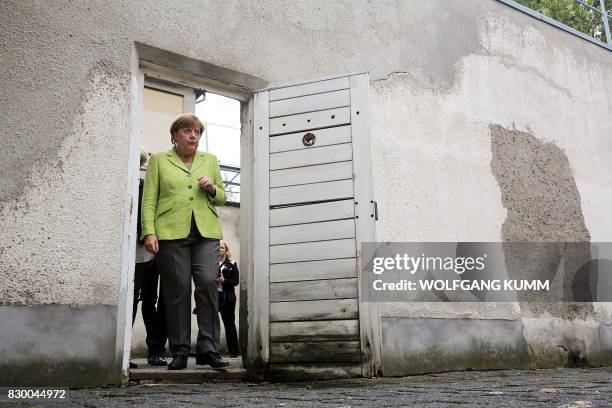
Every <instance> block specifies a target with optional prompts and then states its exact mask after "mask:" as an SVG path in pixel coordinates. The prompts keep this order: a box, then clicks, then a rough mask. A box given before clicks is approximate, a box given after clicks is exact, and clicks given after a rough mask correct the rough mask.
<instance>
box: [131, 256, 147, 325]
mask: <svg viewBox="0 0 612 408" xmlns="http://www.w3.org/2000/svg"><path fill="white" fill-rule="evenodd" d="M145 273H146V266H145V264H144V263H137V264H136V266H135V267H134V302H133V305H132V326H134V322H135V321H136V313H137V312H138V302H139V301H140V293H141V291H142V286H143V284H144V278H145Z"/></svg>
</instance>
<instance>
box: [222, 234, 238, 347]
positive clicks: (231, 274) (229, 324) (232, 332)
mask: <svg viewBox="0 0 612 408" xmlns="http://www.w3.org/2000/svg"><path fill="white" fill-rule="evenodd" d="M231 256H232V255H231V253H230V250H229V247H228V246H227V243H226V242H225V241H223V240H222V241H221V243H220V245H219V312H220V313H221V319H222V320H223V327H225V340H226V341H227V350H228V352H229V354H230V357H238V356H239V355H240V349H239V348H238V333H237V332H236V322H235V320H236V317H235V314H234V311H235V309H236V293H234V287H235V286H237V285H238V283H239V282H240V272H239V271H238V265H237V264H236V262H235V261H232V260H231Z"/></svg>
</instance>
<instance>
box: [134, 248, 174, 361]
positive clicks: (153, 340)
mask: <svg viewBox="0 0 612 408" xmlns="http://www.w3.org/2000/svg"><path fill="white" fill-rule="evenodd" d="M158 281H159V270H158V269H157V266H156V265H155V261H154V260H152V261H149V262H143V263H137V264H136V269H135V272H134V307H133V311H132V325H134V321H135V320H136V312H137V310H138V302H139V301H141V302H142V304H141V306H140V308H141V312H142V320H143V321H144V325H145V329H146V330H147V339H146V342H147V348H148V349H149V355H163V354H164V353H165V352H166V347H165V346H166V340H167V334H166V311H165V308H164V300H163V297H162V296H161V293H160V297H159V302H158V298H157V282H158ZM160 292H161V288H160Z"/></svg>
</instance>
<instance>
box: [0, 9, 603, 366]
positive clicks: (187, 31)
mask: <svg viewBox="0 0 612 408" xmlns="http://www.w3.org/2000/svg"><path fill="white" fill-rule="evenodd" d="M0 23H1V24H0V83H1V89H2V92H0V102H1V103H2V106H3V109H1V110H0V125H1V126H0V127H1V128H2V129H3V132H2V145H3V146H4V149H5V150H3V152H6V154H5V157H4V160H2V161H0V172H1V174H2V175H3V177H2V178H0V224H1V225H2V229H0V242H1V244H2V245H1V246H0V303H2V304H11V305H18V304H19V305H36V304H63V305H116V304H117V303H118V302H119V298H120V296H121V294H120V292H119V286H120V284H119V282H120V279H121V277H120V275H121V270H120V269H121V253H122V250H123V249H124V248H121V237H122V234H123V232H122V223H123V219H124V215H125V214H123V211H124V210H123V209H124V208H125V206H124V203H125V202H126V200H128V199H129V194H130V192H129V191H128V186H127V183H126V174H127V163H128V146H129V132H130V125H131V120H132V116H131V111H132V109H134V107H133V106H131V103H132V102H131V99H130V93H131V87H133V86H134V82H133V81H134V78H133V75H135V74H136V73H135V72H131V65H130V64H131V58H132V56H133V55H132V52H133V44H134V43H135V42H139V43H143V44H148V45H151V46H154V47H158V48H161V49H163V50H167V51H170V52H174V53H177V54H180V55H184V56H186V57H189V58H194V59H198V60H202V61H206V62H208V63H212V64H216V65H219V66H223V67H227V68H230V69H233V70H236V71H239V72H244V73H247V74H250V75H253V76H256V77H259V78H263V79H265V80H267V81H269V83H270V85H271V86H278V85H282V84H286V83H294V82H300V81H304V80H311V79H317V78H321V77H325V76H330V75H338V74H344V73H349V72H356V71H362V70H368V71H369V73H370V78H371V86H370V118H371V126H370V132H371V139H372V170H373V177H374V193H375V196H376V199H377V201H378V204H379V214H380V219H379V221H378V223H377V227H376V233H377V239H378V240H379V241H387V240H388V241H497V240H501V239H503V236H504V228H505V227H504V226H505V225H510V224H506V220H507V218H508V216H510V219H514V218H512V217H513V215H512V214H511V212H512V210H513V208H514V207H512V206H511V207H506V206H505V205H504V200H507V199H508V194H505V193H504V192H503V191H502V190H503V188H502V186H501V185H500V183H499V182H498V178H497V177H496V176H495V174H494V171H492V169H491V162H492V158H493V155H494V149H493V150H492V139H491V135H490V129H489V125H490V124H491V123H495V124H499V125H500V126H502V127H503V128H505V129H511V128H513V126H514V128H516V129H517V131H519V132H527V133H529V134H532V135H533V137H534V138H535V139H537V140H534V141H532V142H533V143H534V146H536V145H539V144H544V145H547V144H552V146H556V147H558V148H559V149H560V150H561V151H563V152H564V155H565V159H564V160H566V162H567V166H566V167H567V168H570V169H571V171H572V177H573V180H574V183H575V190H572V191H571V194H572V197H573V198H572V200H571V205H570V206H568V207H562V208H557V207H554V206H552V207H550V208H551V210H552V209H554V211H560V212H559V217H563V216H564V214H565V215H567V216H569V213H567V212H568V211H571V209H575V208H580V212H581V214H582V219H583V221H582V222H580V220H579V218H580V217H578V218H576V217H574V218H571V220H572V221H571V223H570V224H567V223H565V224H564V225H571V231H572V234H575V236H585V234H589V235H590V237H591V239H592V240H593V241H598V240H599V241H610V240H612V214H611V212H612V210H611V208H612V207H610V205H609V203H610V202H612V188H611V187H610V175H611V174H612V161H610V160H609V157H610V154H611V153H612V143H611V142H610V135H611V134H612V123H611V122H610V121H609V120H607V119H608V118H610V117H611V112H612V101H611V99H610V95H609V89H612V54H611V53H609V52H607V51H604V50H603V49H601V48H599V47H597V46H595V45H593V44H591V43H587V42H585V41H583V40H581V39H579V38H577V37H574V36H572V35H570V34H568V33H566V32H563V31H561V30H559V29H557V28H554V27H551V26H548V25H546V24H543V23H542V22H540V21H538V20H536V19H533V18H531V17H529V16H527V15H525V14H523V13H520V12H518V11H516V10H514V9H511V8H509V7H507V6H505V5H503V4H501V3H499V2H496V1H494V0H489V1H482V0H465V1H459V0H453V1H444V0H435V1H434V0H431V1H427V2H418V4H417V3H413V2H398V1H392V0H386V1H377V2H365V1H364V2H355V1H323V0H316V1H280V0H279V1H269V2H265V3H262V2H258V1H247V2H241V3H240V4H238V3H231V2H216V1H211V2H206V3H204V4H202V3H200V2H194V1H192V0H178V1H175V2H172V3H168V2H165V1H161V0H153V1H149V2H147V7H142V5H140V4H138V3H137V2H110V3H104V4H102V3H92V2H85V1H68V0H65V1H57V2H45V1H40V0H35V1H30V2H21V1H16V0H7V1H3V2H2V3H1V4H0ZM254 44H255V45H256V46H254ZM528 129H530V131H528ZM536 142H537V143H536ZM544 150H546V149H544ZM551 165H552V163H551ZM561 170H562V169H561ZM560 174H563V173H560ZM562 179H563V180H566V179H565V178H562ZM567 180H569V179H567ZM559 191H560V190H559ZM511 194H512V193H511ZM569 219H570V218H568V220H569ZM568 222H569V221H568ZM508 228H509V227H508ZM568 236H574V235H568ZM7 307H8V306H7ZM10 307H13V306H10ZM524 313H526V314H525V315H523V314H524ZM382 314H383V319H384V318H387V317H389V318H402V319H403V318H406V319H410V318H418V319H420V318H456V317H461V318H465V319H492V320H500V319H501V320H504V319H509V320H517V319H521V318H523V317H525V318H532V317H533V318H534V319H535V320H534V321H535V323H533V324H532V323H529V325H527V324H526V323H525V324H524V326H525V328H524V333H525V334H524V336H525V338H526V339H527V343H528V344H530V347H531V348H532V349H537V348H538V347H539V346H538V345H542V346H541V349H542V350H544V351H543V352H542V353H539V354H538V355H541V356H544V355H546V353H548V352H549V349H547V346H546V344H549V343H550V342H551V341H552V340H551V338H552V337H553V336H552V335H550V334H548V333H551V332H554V330H556V329H554V330H553V329H551V330H538V329H533V330H531V329H528V328H537V327H543V326H538V325H539V324H542V325H546V324H548V323H550V321H551V320H550V319H553V317H551V315H550V314H549V312H548V311H537V310H536V311H535V312H534V311H525V310H523V309H521V308H520V307H518V306H517V305H514V304H476V305H473V304H472V305H466V304H453V305H450V306H449V305H442V304H418V305H410V304H393V305H390V304H387V305H383V307H382ZM580 316H583V317H585V318H586V320H585V321H586V322H587V323H588V324H593V325H597V324H599V323H608V324H610V323H612V309H611V308H609V307H606V306H605V305H594V306H593V310H588V311H586V312H585V314H581V315H580ZM546 319H549V320H546ZM554 319H561V318H559V317H554ZM561 320H563V319H561ZM15 321H16V322H17V321H18V319H17V320H15ZM530 322H531V321H530ZM547 322H548V323H547ZM587 323H585V324H587ZM110 326H112V324H111V325H110ZM527 327H528V328H527ZM550 327H560V326H559V325H552V326H550ZM601 327H604V326H601ZM9 329H10V327H8V328H7V327H4V328H3V330H9ZM530 333H531V334H530ZM533 333H536V334H533ZM537 333H540V334H537ZM564 333H569V334H571V329H567V331H566V332H564ZM598 333H600V334H599V336H600V337H601V344H612V341H610V339H609V338H608V337H609V336H610V334H609V333H610V330H607V331H606V330H599V331H598ZM601 333H604V334H601ZM605 333H608V334H605ZM569 334H568V335H569ZM383 335H384V333H383ZM605 336H608V337H605ZM464 344H465V347H466V348H469V347H476V345H475V343H474V342H472V341H468V340H466V342H465V343H464ZM532 344H535V346H533V347H532V346H531V345H532ZM470 345H471V346H470ZM521 347H522V346H521ZM521 347H518V348H516V350H522V348H521ZM602 347H603V346H602ZM566 348H568V349H570V347H566ZM587 349H588V350H592V349H593V348H588V347H587ZM589 353H592V352H591V351H589ZM555 356H557V354H555ZM558 356H559V359H560V360H559V361H561V360H563V361H565V360H564V359H565V356H564V355H561V354H559V355H558ZM396 357H397V358H399V359H400V360H401V359H402V358H404V357H405V356H402V355H399V356H396ZM386 358H387V361H389V358H394V356H389V355H387V357H386ZM555 358H557V357H555ZM546 359H548V360H547V361H551V360H550V359H551V358H549V357H546V358H544V360H546ZM544 360H543V361H544ZM521 361H522V360H521ZM461 364H462V363H460V362H458V363H456V364H455V365H454V367H458V368H460V367H462V365H461Z"/></svg>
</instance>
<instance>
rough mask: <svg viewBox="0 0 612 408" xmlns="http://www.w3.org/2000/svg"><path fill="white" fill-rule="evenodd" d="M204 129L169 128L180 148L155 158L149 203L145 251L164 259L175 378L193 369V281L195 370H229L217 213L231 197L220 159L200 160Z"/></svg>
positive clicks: (187, 120)
mask: <svg viewBox="0 0 612 408" xmlns="http://www.w3.org/2000/svg"><path fill="white" fill-rule="evenodd" d="M203 130H204V125H203V124H202V122H201V121H200V120H199V119H198V117H197V116H195V115H193V114H183V115H180V116H178V117H177V118H176V120H175V121H174V122H173V123H172V125H171V126H170V140H171V142H172V144H173V145H174V147H173V148H172V149H170V150H168V151H166V152H161V153H156V154H154V155H152V156H151V158H150V160H149V166H148V168H147V174H146V177H145V184H144V192H143V200H142V236H143V237H144V240H145V247H146V248H147V250H148V251H149V252H151V253H155V254H157V256H156V258H157V267H158V268H159V271H160V276H161V285H162V290H163V298H164V304H165V307H166V322H167V329H168V342H169V345H170V351H171V353H172V357H173V360H172V362H171V363H170V364H168V369H169V370H181V369H184V368H185V367H186V366H187V358H188V355H189V351H190V348H191V347H190V345H191V341H190V334H191V279H192V278H193V282H194V283H195V291H194V297H195V301H196V308H197V311H198V313H197V320H198V339H197V343H196V353H197V354H196V364H198V365H205V364H208V365H210V366H211V367H213V368H224V367H227V366H228V365H229V363H228V362H226V361H224V360H222V359H221V356H220V355H219V331H220V328H219V314H218V313H217V310H218V295H217V277H218V273H219V268H218V266H219V265H218V263H217V260H218V259H219V240H220V239H221V238H222V235H221V225H220V223H219V218H218V216H217V209H216V207H215V206H216V205H222V204H224V203H225V199H226V195H225V190H224V189H223V181H222V179H221V172H220V170H219V163H218V162H217V158H216V157H215V156H214V155H212V154H210V153H204V152H199V151H198V150H197V149H198V145H199V142H200V137H201V136H202V132H203Z"/></svg>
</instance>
